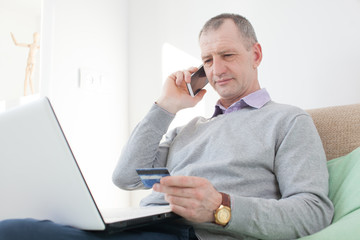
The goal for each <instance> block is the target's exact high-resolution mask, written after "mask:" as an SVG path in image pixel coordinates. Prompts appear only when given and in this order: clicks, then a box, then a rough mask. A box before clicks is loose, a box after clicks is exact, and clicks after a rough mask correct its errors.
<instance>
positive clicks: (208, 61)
mask: <svg viewBox="0 0 360 240" xmlns="http://www.w3.org/2000/svg"><path fill="white" fill-rule="evenodd" d="M203 63H204V65H210V64H211V59H207V60H204V61H203Z"/></svg>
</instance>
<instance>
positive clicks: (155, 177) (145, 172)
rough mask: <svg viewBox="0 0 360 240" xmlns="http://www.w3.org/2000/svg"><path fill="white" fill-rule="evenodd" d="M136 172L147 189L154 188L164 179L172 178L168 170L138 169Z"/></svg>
mask: <svg viewBox="0 0 360 240" xmlns="http://www.w3.org/2000/svg"><path fill="white" fill-rule="evenodd" d="M136 172H137V174H138V175H139V177H140V179H141V181H142V183H143V184H144V186H145V187H146V188H152V187H153V185H154V184H155V183H160V179H161V178H162V177H166V176H170V173H169V171H168V169H167V168H138V169H136Z"/></svg>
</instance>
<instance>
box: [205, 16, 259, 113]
mask: <svg viewBox="0 0 360 240" xmlns="http://www.w3.org/2000/svg"><path fill="white" fill-rule="evenodd" d="M200 48H201V57H202V60H203V63H204V69H205V72H206V75H207V77H208V79H209V82H210V84H211V86H212V87H213V88H214V89H215V91H216V92H217V93H218V94H219V95H220V101H221V103H222V104H223V105H224V106H225V107H229V106H230V105H231V104H232V103H234V102H236V101H238V100H240V99H241V98H243V97H245V96H246V95H248V94H250V93H252V92H254V91H256V90H258V89H260V86H259V83H258V79H257V67H258V65H259V64H260V62H261V58H262V53H261V47H260V45H259V44H258V43H256V44H254V45H253V46H251V47H250V48H249V49H246V45H245V42H244V40H243V38H242V36H241V35H240V32H239V30H238V28H237V27H236V25H235V23H234V22H233V21H232V20H229V19H227V20H225V21H224V23H223V24H222V25H221V26H220V27H219V28H218V29H217V30H208V31H207V32H205V33H203V34H202V35H201V37H200Z"/></svg>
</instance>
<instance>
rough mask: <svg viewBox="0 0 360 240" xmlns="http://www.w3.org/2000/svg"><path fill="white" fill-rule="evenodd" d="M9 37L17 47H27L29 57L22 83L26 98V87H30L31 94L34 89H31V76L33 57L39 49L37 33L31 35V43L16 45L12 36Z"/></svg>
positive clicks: (33, 67) (33, 66)
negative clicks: (32, 39)
mask: <svg viewBox="0 0 360 240" xmlns="http://www.w3.org/2000/svg"><path fill="white" fill-rule="evenodd" d="M10 34H11V37H12V39H13V41H14V43H15V45H16V46H19V47H27V48H29V56H28V59H27V64H26V70H25V82H24V96H26V90H27V85H28V84H29V86H30V90H31V93H32V94H33V93H34V88H33V82H32V75H33V72H34V69H35V62H36V61H35V55H36V52H37V50H38V49H40V46H39V44H38V42H39V33H37V32H35V33H34V35H33V38H34V41H33V42H32V43H29V44H27V43H18V42H17V41H16V39H15V37H14V34H12V33H10Z"/></svg>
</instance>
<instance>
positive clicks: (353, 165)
mask: <svg viewBox="0 0 360 240" xmlns="http://www.w3.org/2000/svg"><path fill="white" fill-rule="evenodd" d="M308 113H309V114H310V115H311V116H312V118H313V120H314V123H315V125H316V127H317V130H318V132H319V134H320V137H321V140H322V142H323V145H324V149H325V152H326V157H327V160H328V162H327V166H328V170H329V197H330V199H331V201H332V202H333V204H334V209H335V212H334V218H333V221H332V224H331V225H330V226H328V227H327V228H325V229H323V230H322V231H320V232H318V233H315V234H313V235H311V236H307V237H304V238H302V239H303V240H305V239H306V240H342V239H344V240H358V239H360V148H359V147H360V104H353V105H346V106H336V107H327V108H319V109H312V110H308Z"/></svg>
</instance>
